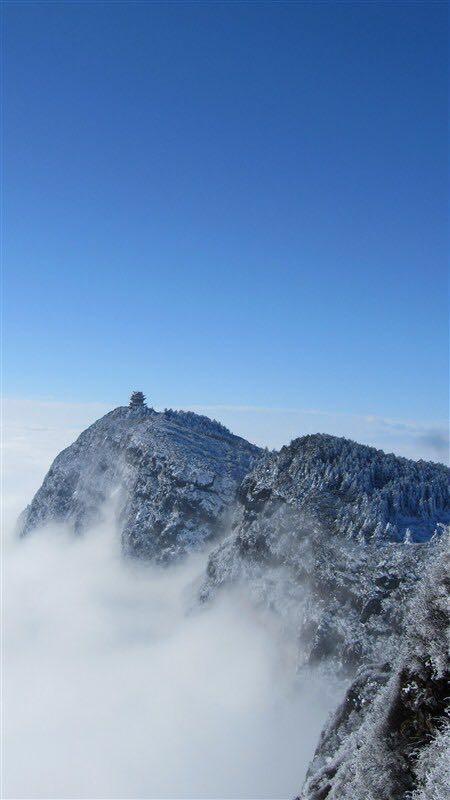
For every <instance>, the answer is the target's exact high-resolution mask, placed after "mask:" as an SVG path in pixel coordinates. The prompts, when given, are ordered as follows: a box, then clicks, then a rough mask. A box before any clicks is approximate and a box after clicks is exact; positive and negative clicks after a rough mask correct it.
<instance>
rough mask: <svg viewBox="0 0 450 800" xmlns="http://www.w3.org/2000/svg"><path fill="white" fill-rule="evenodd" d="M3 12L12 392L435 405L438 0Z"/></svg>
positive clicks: (438, 416) (20, 7)
mask: <svg viewBox="0 0 450 800" xmlns="http://www.w3.org/2000/svg"><path fill="white" fill-rule="evenodd" d="M3 11H4V43H5V57H4V60H5V75H4V131H5V137H4V150H5V176H4V181H3V187H4V227H5V245H4V262H5V281H4V283H5V302H4V307H5V337H6V338H5V341H6V346H5V367H4V376H5V389H6V392H7V393H8V394H10V395H18V396H43V395H49V396H52V397H54V398H57V399H58V400H63V401H70V402H73V401H75V402H87V401H89V402H91V401H97V402H101V403H106V404H111V405H117V404H121V403H124V402H126V401H127V395H128V393H129V390H130V389H131V388H143V389H144V390H145V391H146V392H147V394H149V396H150V398H151V400H152V402H154V404H155V405H168V406H176V407H180V406H181V407H182V406H189V405H193V404H199V405H202V406H214V405H221V404H223V405H225V406H232V405H237V406H248V405H252V406H260V407H266V408H302V409H310V408H316V409H321V410H322V411H324V412H337V413H344V412H345V413H350V414H376V415H381V416H387V417H396V418H408V419H428V420H443V419H445V418H446V417H447V414H448V337H447V324H448V323H447V314H448V295H447V264H446V248H447V241H446V214H447V208H446V133H447V131H446V115H447V108H446V92H447V86H446V57H447V43H446V33H447V22H446V12H447V9H446V5H445V4H444V3H439V2H436V3H433V2H425V3H421V2H411V3H402V2H398V1H397V0H396V1H395V2H373V3H366V2H361V3H352V2H348V3H342V2H336V3H319V2H315V3H308V2H304V3H295V2H289V3H283V2H277V3H275V2H274V3H259V2H245V3H244V2H242V3H241V2H226V3H222V2H214V3H213V2H211V3H202V2H195V3H190V2H172V3H164V2H163V3H158V2H155V3H146V2H141V3H132V2H127V3H120V2H114V3H107V2H95V3H90V2H78V3H72V2H65V3H64V2H53V3H42V2H39V3H35V2H26V3H21V2H15V3H11V2H9V3H8V2H7V3H6V4H4V10H3ZM216 416H217V415H216Z"/></svg>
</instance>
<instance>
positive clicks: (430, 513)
mask: <svg viewBox="0 0 450 800" xmlns="http://www.w3.org/2000/svg"><path fill="white" fill-rule="evenodd" d="M449 476H450V470H449V469H448V468H447V467H445V466H443V465H440V464H431V463H426V462H414V461H409V460H407V459H404V458H398V457H396V456H393V455H386V454H385V453H383V452H381V451H379V450H375V449H373V448H370V447H366V446H364V445H358V444H356V443H354V442H351V441H348V440H346V439H338V438H336V437H332V436H328V435H321V434H317V435H315V436H305V437H303V438H301V439H296V440H295V441H293V442H292V443H291V445H289V446H288V447H283V448H282V449H281V451H280V452H279V453H274V454H270V455H268V456H266V457H265V458H263V459H262V460H261V461H260V462H259V463H258V464H257V465H256V467H255V469H254V470H253V472H252V473H251V474H249V475H248V476H247V477H246V478H245V479H244V481H243V483H242V485H241V487H240V489H239V492H238V499H239V509H238V511H237V514H236V516H235V520H234V530H233V533H232V534H231V536H229V537H228V538H227V539H226V540H225V541H224V542H221V543H220V544H219V545H218V546H217V547H216V548H215V549H214V550H213V552H212V554H211V556H210V559H209V563H208V567H207V574H206V575H205V579H204V582H203V585H202V588H201V592H200V594H201V597H202V599H203V600H206V599H208V598H211V597H212V596H214V594H215V593H216V592H217V591H218V590H219V588H220V587H221V586H223V585H226V584H228V583H230V582H232V581H243V582H245V584H246V586H247V587H248V589H249V591H250V592H251V593H252V595H253V597H254V598H255V600H256V601H257V602H262V603H266V604H268V605H270V606H271V607H273V608H276V609H278V611H279V613H280V614H281V616H282V617H283V618H284V620H285V622H286V626H287V627H289V628H290V629H291V630H292V631H294V632H295V635H296V636H297V637H298V639H299V642H300V645H301V646H300V647H299V652H300V653H301V658H302V659H303V660H304V661H308V662H309V663H315V662H318V661H320V662H323V661H327V660H331V661H333V663H334V668H337V669H339V670H341V671H344V672H350V673H352V671H353V670H354V669H355V667H356V666H358V665H360V664H362V663H367V662H368V660H370V659H374V658H377V657H378V654H381V653H384V657H387V653H388V650H389V648H394V649H395V646H396V644H395V640H394V639H393V636H392V635H393V634H395V633H400V631H401V629H402V616H403V609H404V607H405V603H406V599H407V598H408V597H409V595H410V592H411V589H412V587H413V585H414V583H415V581H416V580H417V576H418V574H419V573H420V570H421V568H422V563H423V562H424V560H426V558H427V556H428V550H429V549H430V545H429V544H427V540H429V539H430V538H431V536H432V534H433V532H434V531H435V529H436V526H437V525H438V523H443V522H445V521H447V520H448V519H449V514H450V499H449V491H448V489H449ZM403 540H406V542H405V543H404V542H403ZM414 540H417V541H416V543H414Z"/></svg>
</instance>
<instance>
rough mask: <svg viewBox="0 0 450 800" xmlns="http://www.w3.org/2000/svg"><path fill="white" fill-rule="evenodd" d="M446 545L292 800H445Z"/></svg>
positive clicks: (448, 775)
mask: <svg viewBox="0 0 450 800" xmlns="http://www.w3.org/2000/svg"><path fill="white" fill-rule="evenodd" d="M449 544H450V534H449V531H448V530H447V532H446V534H445V535H444V536H443V537H442V539H441V541H440V542H439V543H438V544H437V546H436V547H435V549H434V552H433V555H432V557H431V558H430V559H429V561H428V563H427V565H426V567H425V569H424V573H423V575H422V577H421V580H420V583H419V585H418V588H417V591H416V593H415V595H414V596H413V599H412V601H411V602H410V604H409V610H408V614H407V618H406V622H405V630H404V635H403V638H402V641H401V642H400V643H399V646H398V652H397V654H396V655H395V657H394V658H393V660H392V662H391V663H389V662H379V663H378V664H372V665H371V666H365V667H363V668H361V669H360V670H359V672H358V673H357V675H356V677H355V678H354V680H353V681H352V683H351V685H350V687H349V689H348V691H347V694H346V696H345V699H344V701H343V703H342V704H341V705H340V706H339V708H338V709H337V711H336V712H335V713H334V714H333V715H332V717H331V719H330V720H329V722H328V724H327V725H326V727H325V729H324V731H323V732H322V735H321V738H320V741H319V744H318V747H317V750H316V753H315V756H314V758H313V761H312V763H311V765H310V768H309V770H308V774H307V777H306V780H305V784H304V786H303V789H302V792H301V794H300V796H299V798H298V800H406V798H408V800H445V798H447V797H448V790H449V786H450V759H449V754H450V720H449V704H448V699H449V698H448V695H449V692H448V687H449V678H450V672H449V666H448V665H449V661H448V645H449V636H448V634H449V624H448V623H449V603H448V599H449V590H450V580H449V558H448V555H449Z"/></svg>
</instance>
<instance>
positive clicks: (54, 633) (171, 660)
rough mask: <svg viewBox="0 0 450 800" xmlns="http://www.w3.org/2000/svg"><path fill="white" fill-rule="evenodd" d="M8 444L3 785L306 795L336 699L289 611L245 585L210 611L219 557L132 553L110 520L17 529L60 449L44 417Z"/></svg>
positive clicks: (15, 789) (129, 794)
mask: <svg viewBox="0 0 450 800" xmlns="http://www.w3.org/2000/svg"><path fill="white" fill-rule="evenodd" d="M11 441H12V442H13V444H12V445H11ZM14 441H15V445H14ZM27 442H28V444H27ZM39 442H40V446H39V447H37V450H36V448H35V445H37V444H38V443H39ZM9 443H10V447H9V449H8V450H7V459H6V464H5V467H6V483H5V487H6V496H5V498H4V499H5V506H6V509H7V512H8V513H7V520H8V524H7V527H6V530H5V532H4V534H5V539H4V545H3V572H4V588H3V601H4V603H3V620H2V621H3V640H4V656H3V657H4V664H3V667H4V669H3V714H4V719H3V727H4V731H3V733H4V736H3V766H4V770H3V776H2V779H3V787H2V788H3V795H2V796H3V797H5V798H55V799H56V798H61V799H62V798H130V799H131V798H156V797H159V798H168V797H171V798H206V797H209V798H282V797H286V798H288V797H292V796H293V795H294V794H295V793H296V792H298V791H299V789H300V786H301V783H302V778H303V777H304V774H305V770H306V768H307V764H308V761H309V759H310V757H311V755H312V753H313V750H314V747H315V744H316V742H317V738H318V735H319V732H320V729H321V727H322V725H323V722H324V719H325V717H326V714H327V712H328V710H329V709H330V708H331V707H332V706H333V705H334V704H335V702H336V697H335V696H334V697H333V690H332V689H330V688H329V687H327V685H326V683H325V682H324V680H323V679H322V680H320V679H319V677H318V676H309V677H308V678H306V677H303V678H301V679H299V678H298V676H297V675H296V655H297V654H296V646H295V643H294V642H293V641H289V640H288V639H286V638H285V635H284V634H283V633H282V632H281V630H280V629H279V627H278V624H277V620H276V618H274V617H272V616H271V615H270V614H269V613H268V612H265V613H262V612H256V611H255V609H254V608H252V607H251V605H250V604H249V603H248V601H247V599H246V597H245V595H244V594H242V593H240V592H238V591H237V590H236V591H228V592H227V593H226V594H224V595H223V596H222V597H221V598H220V599H219V601H218V602H216V603H215V604H214V605H213V606H212V607H210V608H207V609H200V610H199V609H198V607H197V606H196V605H195V603H194V602H193V601H194V589H193V585H195V580H196V578H197V577H198V576H199V575H200V574H201V572H202V570H203V568H204V564H205V558H206V556H205V555H196V556H193V557H191V558H190V559H188V560H187V561H186V562H184V563H183V564H181V565H178V566H173V567H170V568H168V569H161V568H156V567H152V566H149V565H145V564H142V563H134V562H131V563H130V562H125V561H124V560H123V559H122V558H121V555H120V548H119V543H118V539H117V535H116V534H115V532H114V525H113V523H112V521H111V519H110V520H107V521H106V522H105V524H104V525H102V526H100V527H98V528H97V529H96V530H91V531H89V532H88V534H87V535H86V536H84V537H83V538H73V537H71V536H70V535H68V533H67V531H65V530H64V529H63V528H62V527H61V526H59V527H54V528H53V529H48V530H46V531H40V532H36V533H35V534H34V535H32V536H30V537H28V538H27V539H25V540H21V541H17V539H16V538H15V536H14V535H13V527H12V521H13V518H14V517H15V513H16V511H17V510H18V508H19V507H21V506H23V504H24V503H25V502H26V501H27V500H28V499H29V492H30V487H31V486H33V488H34V487H35V485H36V484H37V483H38V482H39V481H40V480H41V479H42V477H43V473H44V471H45V469H46V468H47V466H48V463H49V461H50V458H49V456H50V453H49V452H46V449H45V437H43V431H42V429H40V428H38V429H37V430H36V431H33V430H28V431H27V433H26V435H24V436H22V438H21V439H20V442H19V445H18V444H17V436H16V439H14V436H13V438H12V440H11V439H10V440H9ZM49 446H50V445H49ZM51 455H52V456H53V455H54V453H51ZM21 495H25V496H24V497H23V496H21Z"/></svg>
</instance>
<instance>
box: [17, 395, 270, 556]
mask: <svg viewBox="0 0 450 800" xmlns="http://www.w3.org/2000/svg"><path fill="white" fill-rule="evenodd" d="M260 453H261V451H260V449H259V448H258V447H256V446H255V445H252V444H250V443H249V442H247V441H246V440H245V439H241V438H240V437H239V436H234V435H233V434H232V433H230V431H229V430H227V428H225V427H224V426H223V425H221V424H220V423H218V422H215V421H212V420H210V419H208V418H207V417H203V416H200V415H198V414H194V413H192V412H184V411H172V410H166V411H164V412H162V413H158V412H156V411H154V410H153V409H152V408H148V407H147V406H146V405H145V397H144V395H143V394H142V393H141V392H134V393H133V395H132V397H131V401H130V406H129V407H125V406H121V407H119V408H116V409H115V410H114V411H111V412H110V413H108V414H106V415H105V416H104V417H102V418H101V419H99V420H98V421H97V422H95V423H94V424H93V425H91V426H90V427H89V428H87V430H85V431H84V432H83V433H82V434H81V435H80V436H79V437H78V439H77V440H76V441H75V442H74V443H73V444H72V445H71V446H70V447H68V448H67V449H66V450H63V451H62V452H61V453H60V454H59V455H58V456H57V458H56V459H55V461H54V462H53V464H52V466H51V467H50V470H49V472H48V473H47V475H46V477H45V479H44V482H43V484H42V486H41V488H40V489H39V490H38V492H37V493H36V495H35V497H34V498H33V500H32V502H31V504H30V505H29V506H28V507H27V508H26V509H25V511H24V512H23V514H22V516H21V519H20V522H19V526H20V527H19V529H20V532H21V534H22V535H24V534H27V533H29V532H30V531H31V530H33V529H35V528H38V527H41V526H43V525H46V524H48V523H51V522H64V523H67V524H69V526H70V527H71V528H72V529H73V530H74V531H75V532H76V533H80V532H82V531H84V530H85V529H86V528H88V527H89V526H90V525H92V524H95V523H96V522H99V521H100V520H101V519H102V514H103V507H104V505H105V503H106V501H108V500H109V499H110V498H111V496H112V495H114V498H115V503H116V513H117V520H118V524H119V527H120V531H121V535H122V547H123V551H124V553H126V554H127V555H134V556H141V557H146V558H153V559H155V560H158V561H166V560H169V559H170V558H172V557H174V556H178V555H181V554H182V553H183V552H185V551H187V550H189V549H192V548H194V547H196V546H198V545H200V544H202V543H203V542H205V541H207V540H209V539H211V538H213V537H214V536H215V535H217V534H218V533H219V531H220V530H221V527H222V525H223V522H224V517H225V515H226V512H227V510H228V508H229V507H230V506H231V504H232V501H233V499H234V496H235V492H236V489H237V486H238V485H239V484H240V483H241V481H242V479H243V477H244V475H245V474H246V473H247V472H248V471H249V470H250V468H251V467H252V465H253V464H254V463H255V461H256V460H257V459H258V458H259V457H260Z"/></svg>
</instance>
